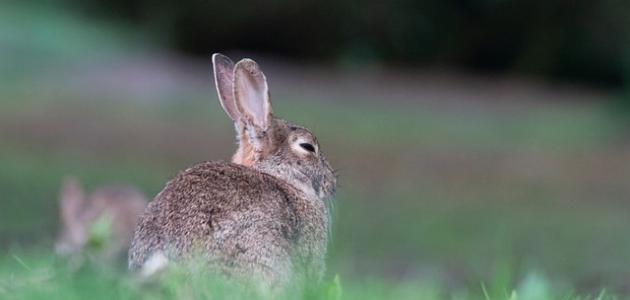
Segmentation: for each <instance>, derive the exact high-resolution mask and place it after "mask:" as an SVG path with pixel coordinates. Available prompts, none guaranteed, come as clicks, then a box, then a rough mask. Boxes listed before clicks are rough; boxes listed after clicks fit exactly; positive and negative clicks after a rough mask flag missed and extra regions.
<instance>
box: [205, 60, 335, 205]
mask: <svg viewBox="0 0 630 300" xmlns="http://www.w3.org/2000/svg"><path fill="white" fill-rule="evenodd" d="M212 61H213V65H214V80H215V84H216V87H217V93H218V95H219V101H220V103H221V106H222V107H223V110H224V111H225V112H226V114H227V115H228V116H229V117H230V119H232V121H233V122H234V126H235V129H236V137H237V141H238V149H237V151H236V153H235V154H234V156H233V157H232V162H233V163H236V164H241V165H245V166H248V167H251V168H254V169H257V170H260V171H262V172H265V173H268V174H270V175H273V176H275V177H277V178H279V179H282V180H284V181H286V182H288V183H289V184H291V185H292V186H294V187H296V188H297V189H298V190H301V191H302V192H304V193H305V194H307V195H313V196H315V197H317V198H320V199H326V198H329V197H331V196H332V195H333V194H334V191H335V185H336V179H335V173H334V171H333V169H332V168H331V166H330V164H329V163H328V161H327V160H326V159H325V157H324V154H323V153H322V151H321V150H320V147H319V144H318V142H317V138H316V137H315V135H313V133H311V132H310V130H308V129H307V128H304V127H302V126H298V125H295V124H292V123H290V122H288V121H285V120H282V119H279V118H276V117H275V116H274V115H273V112H272V108H271V99H270V96H269V89H268V86H267V79H266V77H265V74H264V73H263V72H262V70H261V69H260V67H259V66H258V64H257V63H256V62H255V61H253V60H251V59H248V58H244V59H242V60H240V61H239V62H238V63H236V64H234V63H233V62H232V61H231V60H230V59H229V58H228V57H227V56H224V55H222V54H218V53H217V54H214V55H213V56H212Z"/></svg>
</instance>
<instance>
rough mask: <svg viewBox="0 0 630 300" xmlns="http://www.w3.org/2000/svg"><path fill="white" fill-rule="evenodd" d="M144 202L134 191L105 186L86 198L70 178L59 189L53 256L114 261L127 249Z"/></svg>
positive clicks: (145, 200) (141, 195) (144, 199)
mask: <svg viewBox="0 0 630 300" xmlns="http://www.w3.org/2000/svg"><path fill="white" fill-rule="evenodd" d="M147 202H148V199H147V198H146V197H145V196H144V195H143V194H142V193H141V192H140V191H138V190H137V189H135V188H132V187H125V186H106V187H102V188H99V189H97V190H95V191H94V192H93V193H92V194H91V195H89V197H86V195H85V194H84V193H83V191H82V189H81V187H80V186H79V183H78V182H77V180H76V179H74V178H67V179H66V180H65V182H64V183H63V186H62V188H61V194H60V196H59V205H60V206H59V208H60V217H61V230H60V234H59V237H58V239H57V242H56V244H55V252H57V254H58V255H61V256H71V257H76V256H78V255H81V254H86V252H89V251H91V252H94V254H97V255H98V256H99V258H105V259H116V258H119V257H120V256H121V255H123V254H124V253H125V252H126V251H127V250H128V249H129V244H130V242H131V237H132V235H133V229H134V227H135V226H136V223H137V220H138V216H139V215H140V214H141V213H142V211H143V210H144V208H145V207H146V204H147Z"/></svg>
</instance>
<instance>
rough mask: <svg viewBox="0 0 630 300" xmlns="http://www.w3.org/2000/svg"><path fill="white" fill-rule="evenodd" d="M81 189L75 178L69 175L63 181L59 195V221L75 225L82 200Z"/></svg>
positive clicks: (67, 224) (69, 225) (66, 224)
mask: <svg viewBox="0 0 630 300" xmlns="http://www.w3.org/2000/svg"><path fill="white" fill-rule="evenodd" d="M84 201H85V200H84V195H83V190H81V187H80V186H79V183H78V182H77V180H76V179H75V178H72V177H69V178H66V180H65V181H64V183H63V186H62V188H61V194H60V195H59V205H60V210H61V221H62V223H63V224H64V225H65V226H67V227H69V228H72V227H75V226H76V225H77V223H78V218H79V214H80V212H81V208H82V207H83V202H84Z"/></svg>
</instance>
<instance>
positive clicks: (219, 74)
mask: <svg viewBox="0 0 630 300" xmlns="http://www.w3.org/2000/svg"><path fill="white" fill-rule="evenodd" d="M212 63H213V66H214V82H215V85H216V87H217V94H218V95H219V102H220V103H221V107H223V110H224V111H225V113H226V114H227V115H228V116H229V117H230V119H232V121H235V122H236V121H237V120H238V119H239V117H240V114H239V112H238V109H237V108H236V103H235V102H234V92H233V90H234V63H233V62H232V60H230V59H229V58H228V57H227V56H225V55H222V54H219V53H215V54H214V55H212Z"/></svg>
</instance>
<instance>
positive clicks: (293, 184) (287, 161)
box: [129, 54, 336, 286]
mask: <svg viewBox="0 0 630 300" xmlns="http://www.w3.org/2000/svg"><path fill="white" fill-rule="evenodd" d="M212 58H213V64H214V77H215V83H216V86H217V91H218V94H219V100H220V102H221V105H222V107H223V109H224V110H225V112H226V113H227V115H228V116H229V117H230V118H231V119H232V120H233V121H234V124H235V128H236V131H237V139H238V150H237V151H236V154H234V156H233V158H232V163H229V162H223V161H216V162H203V163H199V164H197V165H194V166H192V167H190V168H188V169H186V170H184V171H183V172H180V173H179V174H178V175H177V176H175V178H173V179H172V180H171V181H170V182H168V183H167V184H166V187H165V188H164V189H163V190H162V191H161V192H160V193H159V194H158V195H157V196H156V197H155V199H154V200H153V201H152V202H151V203H149V205H148V207H147V209H146V210H145V212H144V215H143V216H142V217H141V219H140V222H139V225H138V227H137V229H136V232H135V236H134V239H133V242H132V246H131V249H130V251H129V267H130V269H132V270H142V272H143V273H145V275H149V274H150V273H152V272H153V271H155V270H157V269H159V268H160V267H163V266H165V265H166V264H167V263H168V262H169V261H182V260H183V259H190V258H193V257H194V258H201V259H202V262H203V263H206V264H207V265H208V267H209V268H210V270H212V271H216V272H219V273H223V274H226V275H228V276H231V277H236V278H240V279H250V280H251V279H257V280H261V281H262V282H263V283H265V284H267V285H268V286H278V285H284V284H285V283H287V282H289V281H290V280H291V279H294V278H303V279H309V280H315V281H317V280H319V279H321V277H322V275H323V273H324V270H325V265H324V258H325V253H326V247H327V239H328V230H329V226H330V224H329V219H330V218H329V215H330V212H329V210H328V205H327V204H328V201H330V198H331V197H332V196H333V194H334V191H335V185H336V179H335V175H334V172H333V169H332V168H331V167H330V165H329V164H328V162H327V161H326V159H325V158H324V156H323V154H322V152H321V151H320V148H319V145H318V143H317V139H316V138H315V136H314V135H313V134H312V133H311V132H310V131H309V130H308V129H306V128H304V127H301V126H298V125H295V124H292V123H289V122H287V121H285V120H282V119H278V118H275V117H274V116H273V114H272V111H271V101H270V99H269V92H268V89H267V81H266V79H265V75H264V74H263V72H262V71H261V70H260V68H259V67H258V65H257V64H256V62H254V61H253V60H251V59H243V60H241V61H239V62H238V63H237V64H236V65H234V63H233V62H232V61H231V60H230V59H229V58H227V57H226V56H224V55H221V54H214V55H213V57H212Z"/></svg>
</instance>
